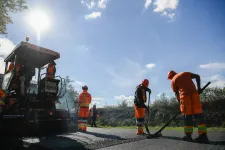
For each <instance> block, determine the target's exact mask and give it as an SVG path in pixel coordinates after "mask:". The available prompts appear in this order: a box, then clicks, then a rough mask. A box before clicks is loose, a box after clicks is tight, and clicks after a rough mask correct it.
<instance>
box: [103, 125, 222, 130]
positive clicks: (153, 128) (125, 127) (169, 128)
mask: <svg viewBox="0 0 225 150" xmlns="http://www.w3.org/2000/svg"><path fill="white" fill-rule="evenodd" d="M99 127H101V128H108V129H110V128H122V129H135V128H136V127H135V126H119V127H112V126H99ZM148 128H149V130H159V129H160V128H161V127H150V126H149V127H148ZM164 130H174V131H184V128H183V127H166V128H165V129H164ZM197 130H198V129H197V128H194V131H197ZM207 130H208V131H225V128H222V127H208V128H207Z"/></svg>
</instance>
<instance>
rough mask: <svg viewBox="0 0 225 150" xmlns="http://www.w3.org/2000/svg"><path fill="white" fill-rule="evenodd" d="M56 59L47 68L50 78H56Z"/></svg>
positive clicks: (47, 75)
mask: <svg viewBox="0 0 225 150" xmlns="http://www.w3.org/2000/svg"><path fill="white" fill-rule="evenodd" d="M55 65H56V63H55V61H52V62H51V63H49V64H48V67H47V69H46V73H47V74H46V77H47V78H48V79H54V78H55V73H56V68H55Z"/></svg>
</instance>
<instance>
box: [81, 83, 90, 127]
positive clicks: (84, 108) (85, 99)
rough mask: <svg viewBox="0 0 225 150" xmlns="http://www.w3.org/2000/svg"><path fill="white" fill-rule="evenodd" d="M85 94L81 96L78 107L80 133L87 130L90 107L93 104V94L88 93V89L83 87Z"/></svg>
mask: <svg viewBox="0 0 225 150" xmlns="http://www.w3.org/2000/svg"><path fill="white" fill-rule="evenodd" d="M82 90H83V92H82V93H81V94H80V95H79V100H78V105H79V112H78V129H79V130H80V131H86V130H87V120H88V111H89V105H90V103H91V99H92V98H91V94H89V93H88V87H87V86H86V85H85V86H83V87H82Z"/></svg>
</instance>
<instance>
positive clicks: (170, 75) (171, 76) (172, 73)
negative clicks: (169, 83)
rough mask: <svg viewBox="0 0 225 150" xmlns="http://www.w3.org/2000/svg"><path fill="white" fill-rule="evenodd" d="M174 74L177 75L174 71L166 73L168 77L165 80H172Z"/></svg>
mask: <svg viewBox="0 0 225 150" xmlns="http://www.w3.org/2000/svg"><path fill="white" fill-rule="evenodd" d="M176 74H177V73H176V72H175V71H173V70H170V71H169V72H168V77H167V79H168V80H172V79H173V77H174V76H175V75H176Z"/></svg>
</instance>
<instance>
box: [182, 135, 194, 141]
mask: <svg viewBox="0 0 225 150" xmlns="http://www.w3.org/2000/svg"><path fill="white" fill-rule="evenodd" d="M183 140H184V141H187V142H192V141H193V139H192V137H191V134H186V135H185V136H184V137H183Z"/></svg>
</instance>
